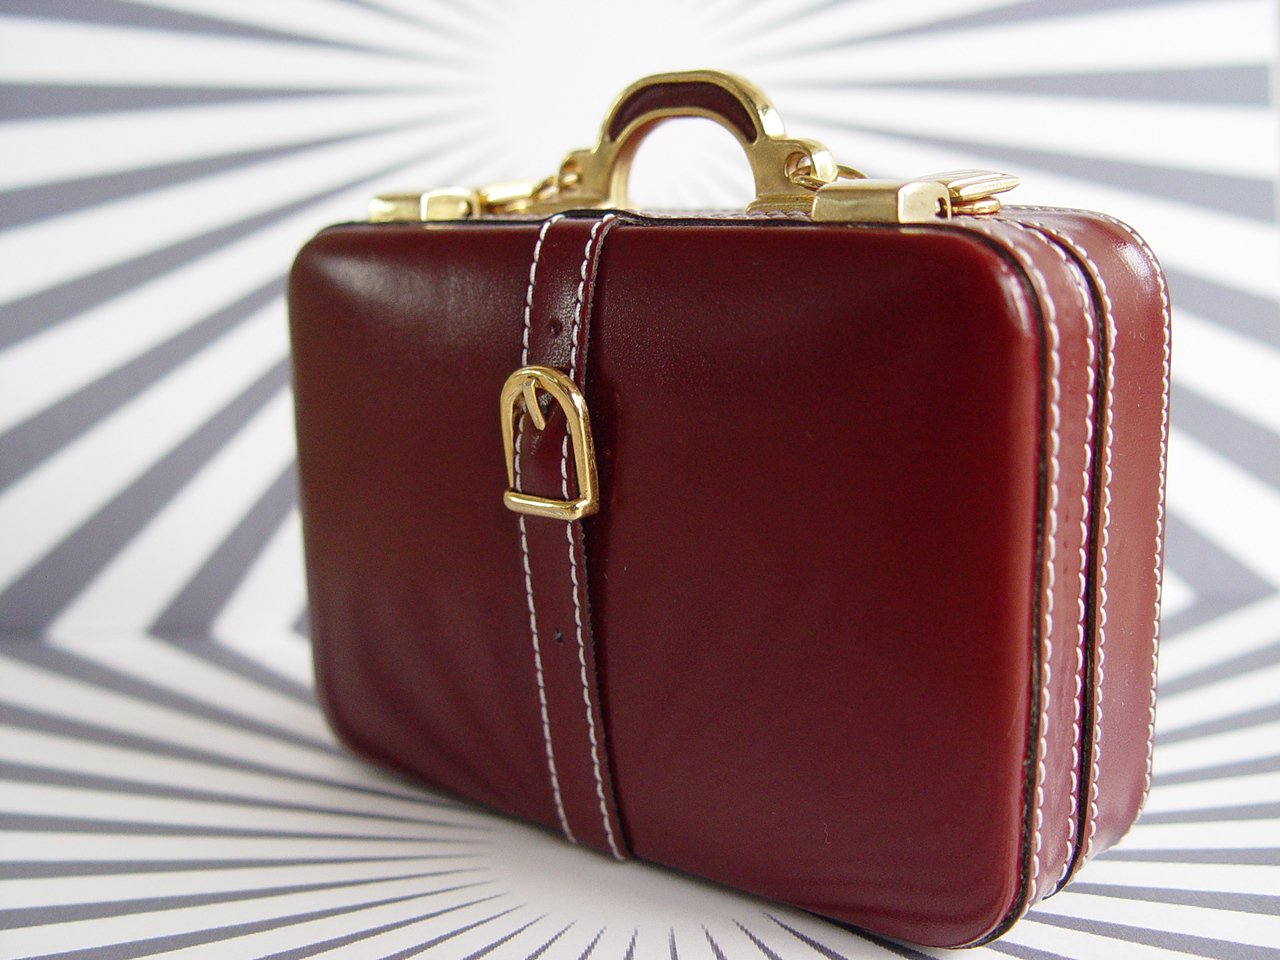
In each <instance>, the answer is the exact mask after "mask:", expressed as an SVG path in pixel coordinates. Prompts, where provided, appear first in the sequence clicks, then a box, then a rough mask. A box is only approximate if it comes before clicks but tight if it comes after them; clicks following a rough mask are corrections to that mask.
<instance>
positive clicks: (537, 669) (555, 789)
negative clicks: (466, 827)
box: [512, 214, 578, 843]
mask: <svg viewBox="0 0 1280 960" xmlns="http://www.w3.org/2000/svg"><path fill="white" fill-rule="evenodd" d="M563 219H564V217H563V216H562V215H560V214H557V215H556V216H554V217H551V218H550V219H549V220H547V221H546V222H545V223H543V225H542V229H540V230H539V231H538V241H537V243H535V244H534V246H533V262H532V263H531V264H530V265H529V285H528V288H527V289H526V291H525V295H524V320H523V325H522V330H521V337H520V366H522V367H523V366H526V365H527V364H528V363H529V316H530V311H531V309H532V307H533V285H534V281H535V279H536V277H537V273H538V257H539V256H540V255H541V253H542V241H543V240H545V239H546V236H547V231H548V230H549V229H550V228H551V225H552V224H553V223H555V222H556V221H557V220H563ZM523 437H524V413H523V412H522V413H521V414H520V422H519V424H518V425H517V428H516V440H515V455H514V456H513V457H512V463H513V471H512V472H513V473H514V474H515V485H516V489H517V490H519V489H520V442H521V439H522V438H523ZM519 520H520V559H521V563H522V564H523V565H524V592H525V597H526V598H527V600H528V603H529V634H530V636H531V637H532V638H533V666H534V676H535V677H536V678H537V681H538V706H539V708H540V709H541V711H542V741H543V743H544V745H545V746H546V751H547V773H548V774H550V776H551V795H552V797H553V798H554V800H555V804H556V815H557V816H558V817H559V818H560V829H561V830H563V831H564V835H565V837H567V838H568V840H569V842H570V843H577V842H578V841H577V840H576V839H575V838H574V836H573V831H572V830H571V829H569V818H568V817H566V816H565V812H564V800H563V799H562V798H561V796H560V778H559V776H558V775H557V774H556V754H555V749H554V748H553V747H552V745H551V717H550V715H549V714H548V712H547V688H546V684H545V683H544V681H543V674H542V651H541V650H540V649H539V647H538V617H537V614H536V613H535V612H534V606H533V573H532V571H531V570H530V569H529V537H528V534H527V533H526V530H525V523H524V515H523V514H521V515H520V517H519Z"/></svg>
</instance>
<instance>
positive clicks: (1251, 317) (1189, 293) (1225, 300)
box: [1165, 270, 1280, 349]
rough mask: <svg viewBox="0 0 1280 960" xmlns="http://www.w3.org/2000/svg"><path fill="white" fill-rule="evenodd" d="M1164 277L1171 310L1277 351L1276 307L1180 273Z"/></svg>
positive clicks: (1279, 319)
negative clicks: (1185, 310) (1246, 337)
mask: <svg viewBox="0 0 1280 960" xmlns="http://www.w3.org/2000/svg"><path fill="white" fill-rule="evenodd" d="M1165 275H1166V276H1167V277H1168V278H1169V294H1170V296H1171V297H1172V299H1173V306H1174V309H1175V310H1177V309H1178V308H1180V307H1181V308H1184V309H1187V310H1190V311H1191V312H1192V313H1195V314H1197V315H1199V316H1201V317H1204V318H1205V319H1206V320H1210V321H1212V322H1214V323H1216V324H1220V325H1221V326H1224V327H1230V328H1231V329H1232V330H1235V331H1237V332H1239V333H1243V334H1244V335H1245V336H1249V337H1253V338H1254V339H1255V340H1260V341H1261V342H1263V343H1269V344H1271V345H1272V346H1273V347H1280V303H1277V302H1276V301H1275V300H1270V299H1268V298H1267V297H1260V296H1258V295H1257V294H1254V293H1249V292H1247V291H1245V290H1239V289H1236V288H1235V287H1228V286H1225V285H1224V284H1220V283H1214V282H1213V281H1212V280H1206V279H1205V278H1204V277H1199V276H1195V275H1194V274H1190V273H1183V272H1182V271H1180V270H1166V271H1165ZM1174 336H1175V337H1176V336H1177V332H1176V331H1175V333H1174ZM1175 349H1176V346H1175Z"/></svg>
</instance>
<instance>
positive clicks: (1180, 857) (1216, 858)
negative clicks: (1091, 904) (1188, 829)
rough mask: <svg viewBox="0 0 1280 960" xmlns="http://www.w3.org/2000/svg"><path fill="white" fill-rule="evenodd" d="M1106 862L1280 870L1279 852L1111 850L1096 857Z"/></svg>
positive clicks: (1267, 848)
mask: <svg viewBox="0 0 1280 960" xmlns="http://www.w3.org/2000/svg"><path fill="white" fill-rule="evenodd" d="M1098 856H1099V858H1101V859H1106V860H1123V861H1125V862H1127V863H1219V864H1224V865H1227V866H1242V867H1280V848H1277V847H1260V848H1258V849H1256V850H1237V849H1225V850H1129V849H1128V848H1126V847H1123V846H1121V847H1113V848H1111V849H1110V850H1106V851H1104V852H1103V853H1100V854H1098Z"/></svg>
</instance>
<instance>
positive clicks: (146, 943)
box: [29, 891, 495, 960]
mask: <svg viewBox="0 0 1280 960" xmlns="http://www.w3.org/2000/svg"><path fill="white" fill-rule="evenodd" d="M435 894H436V891H428V892H426V893H410V894H407V895H405V896H401V897H388V898H386V899H383V900H371V901H369V902H368V903H358V904H354V905H352V906H344V907H333V908H330V909H328V910H313V911H311V912H309V913H295V914H291V915H289V916H284V917H272V918H270V919H268V920H255V921H253V922H251V923H237V924H230V925H228V926H225V927H213V928H212V929H206V930H193V931H191V932H188V933H178V934H171V935H169V936H164V937H150V938H148V939H145V940H132V941H128V942H125V943H115V944H110V948H111V952H110V954H104V952H103V947H105V946H107V945H106V944H104V945H103V947H90V948H88V949H85V950H69V951H66V952H64V953H47V954H41V955H40V956H38V957H31V958H29V960H103V957H104V955H107V956H110V958H111V960H134V958H135V957H145V956H148V955H150V954H154V953H162V952H164V951H167V950H178V949H181V948H182V947H195V946H200V945H202V944H206V943H220V942H222V941H224V940H231V939H232V938H234V937H243V936H247V935H248V934H251V933H263V932H265V931H267V930H276V929H279V928H280V927H288V926H292V925H294V924H296V923H308V922H310V921H312V920H323V919H325V918H326V917H341V916H347V915H350V914H353V913H359V912H360V911H362V910H371V909H373V908H374V907H386V906H390V905H391V904H393V903H405V902H406V901H409V900H417V899H419V898H425V897H430V896H435ZM493 899H495V898H494V897H482V898H480V899H479V900H473V901H471V902H470V903H462V904H458V905H457V906H455V907H449V908H447V909H445V910H440V911H437V912H436V913H435V914H422V915H420V916H419V917H418V918H417V919H424V918H425V917H430V916H440V915H442V914H446V913H452V912H453V911H455V910H461V909H463V908H464V907H471V906H475V905H476V904H477V903H485V902H486V901H489V900H493ZM399 925H400V926H404V924H403V923H402V924H399ZM458 932H461V931H458Z"/></svg>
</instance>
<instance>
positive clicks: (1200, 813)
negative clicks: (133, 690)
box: [1142, 801, 1280, 824]
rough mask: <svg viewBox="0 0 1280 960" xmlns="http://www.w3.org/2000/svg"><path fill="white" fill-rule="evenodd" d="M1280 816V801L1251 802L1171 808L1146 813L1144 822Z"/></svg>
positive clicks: (1271, 817)
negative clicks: (1200, 808) (1206, 806)
mask: <svg viewBox="0 0 1280 960" xmlns="http://www.w3.org/2000/svg"><path fill="white" fill-rule="evenodd" d="M1276 818H1280V801H1276V802H1275V803H1250V804H1242V805H1241V806H1238V807H1212V808H1206V809H1203V810H1169V811H1167V812H1165V813H1144V814H1143V815H1142V822H1143V823H1144V824H1153V823H1225V822H1226V821H1239V820H1272V819H1276Z"/></svg>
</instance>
